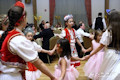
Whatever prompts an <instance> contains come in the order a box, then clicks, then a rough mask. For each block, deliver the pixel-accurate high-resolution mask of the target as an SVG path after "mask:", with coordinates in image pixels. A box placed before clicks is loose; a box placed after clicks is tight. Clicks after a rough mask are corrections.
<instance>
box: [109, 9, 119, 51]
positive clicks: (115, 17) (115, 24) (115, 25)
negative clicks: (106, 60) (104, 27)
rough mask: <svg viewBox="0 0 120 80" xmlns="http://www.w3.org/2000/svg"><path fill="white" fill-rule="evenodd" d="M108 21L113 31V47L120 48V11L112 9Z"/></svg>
mask: <svg viewBox="0 0 120 80" xmlns="http://www.w3.org/2000/svg"><path fill="white" fill-rule="evenodd" d="M108 23H109V26H110V28H111V29H110V30H111V31H112V42H111V44H110V45H111V47H112V48H114V49H116V50H120V12H118V11H112V12H110V14H109V15H108Z"/></svg>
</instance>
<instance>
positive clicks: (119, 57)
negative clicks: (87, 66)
mask: <svg viewBox="0 0 120 80" xmlns="http://www.w3.org/2000/svg"><path fill="white" fill-rule="evenodd" d="M107 17H108V23H109V28H108V29H107V30H106V31H105V32H104V33H103V35H102V38H101V40H100V46H99V47H98V48H97V49H96V50H95V51H94V52H92V53H91V54H90V55H88V56H85V57H84V58H85V59H88V58H89V57H90V56H92V55H93V54H95V53H96V52H97V51H99V50H100V49H101V48H102V47H103V46H105V45H108V49H107V50H106V52H105V55H104V59H103V63H102V66H101V68H100V72H99V79H98V80H119V76H120V74H119V73H120V68H119V67H120V36H119V34H120V31H119V30H120V12H118V11H116V10H111V11H109V12H108V16H107Z"/></svg>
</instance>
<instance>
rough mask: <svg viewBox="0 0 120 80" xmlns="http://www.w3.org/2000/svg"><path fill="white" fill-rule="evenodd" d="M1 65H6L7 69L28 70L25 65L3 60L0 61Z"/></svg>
mask: <svg viewBox="0 0 120 80" xmlns="http://www.w3.org/2000/svg"><path fill="white" fill-rule="evenodd" d="M0 61H1V63H2V64H3V65H6V66H8V67H14V68H20V69H28V67H27V65H25V64H22V63H18V62H5V61H3V60H0Z"/></svg>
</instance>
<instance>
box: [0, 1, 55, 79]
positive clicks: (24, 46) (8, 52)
mask: <svg viewBox="0 0 120 80" xmlns="http://www.w3.org/2000/svg"><path fill="white" fill-rule="evenodd" d="M8 19H9V27H8V28H7V30H6V31H5V32H4V33H3V34H2V37H1V39H0V45H1V50H0V54H1V55H2V56H1V59H0V61H1V64H0V72H1V73H0V80H25V70H26V69H27V65H26V63H27V62H31V63H32V64H33V65H34V66H35V67H37V68H38V69H39V70H40V71H41V72H43V73H44V74H46V75H47V76H49V77H50V79H51V80H56V78H55V77H54V76H53V75H52V73H51V72H50V71H49V69H48V68H47V67H46V65H45V64H44V63H43V62H42V61H41V60H40V59H39V58H38V53H37V51H36V50H34V46H33V45H32V44H31V42H30V41H29V40H28V39H26V37H25V36H24V34H23V33H22V30H23V29H24V28H25V26H26V23H27V20H26V12H25V9H24V4H23V3H22V2H20V1H18V2H16V4H15V5H14V6H12V7H11V8H10V9H9V11H8Z"/></svg>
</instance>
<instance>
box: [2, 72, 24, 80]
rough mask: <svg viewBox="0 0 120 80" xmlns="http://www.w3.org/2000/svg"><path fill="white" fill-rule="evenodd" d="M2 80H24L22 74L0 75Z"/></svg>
mask: <svg viewBox="0 0 120 80" xmlns="http://www.w3.org/2000/svg"><path fill="white" fill-rule="evenodd" d="M0 80H23V79H22V76H21V73H0Z"/></svg>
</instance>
